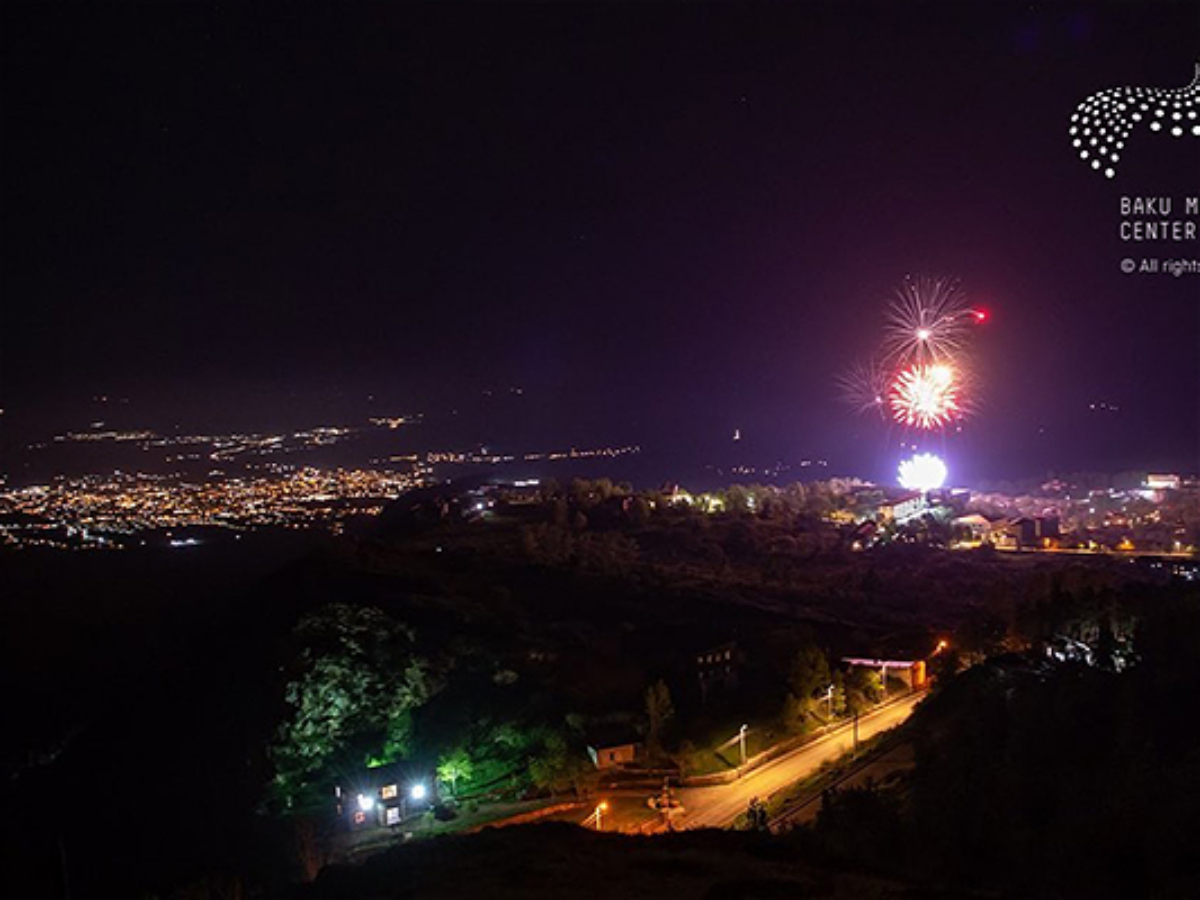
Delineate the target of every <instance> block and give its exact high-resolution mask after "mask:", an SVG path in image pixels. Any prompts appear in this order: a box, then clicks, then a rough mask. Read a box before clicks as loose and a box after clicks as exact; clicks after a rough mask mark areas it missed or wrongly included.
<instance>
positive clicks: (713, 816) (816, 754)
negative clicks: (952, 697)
mask: <svg viewBox="0 0 1200 900" xmlns="http://www.w3.org/2000/svg"><path fill="white" fill-rule="evenodd" d="M924 696H925V695H924V694H912V695H910V696H907V697H904V698H902V699H900V700H897V701H895V702H894V703H890V704H888V705H887V706H885V707H884V708H882V709H879V710H876V711H875V712H873V713H870V714H869V715H866V716H863V717H862V718H860V719H859V720H858V736H859V740H864V741H865V740H867V739H868V738H870V737H873V736H874V735H876V734H879V733H880V732H882V731H887V730H888V729H889V728H894V727H895V726H896V725H899V724H900V723H901V722H903V721H904V720H905V719H907V718H908V717H909V714H910V713H912V711H913V707H915V706H916V705H917V703H919V702H920V701H921V700H922V699H923V698H924ZM853 747H854V726H853V724H849V725H846V726H843V727H841V728H838V729H837V730H835V731H831V732H830V733H829V734H826V735H824V736H822V737H820V738H818V739H817V740H815V741H813V742H812V743H811V744H805V745H804V746H803V747H799V748H797V749H795V750H793V751H792V752H791V753H788V754H787V755H785V756H781V757H779V758H778V759H774V760H772V761H771V762H769V763H765V764H764V765H762V766H760V767H759V768H757V769H755V770H753V771H751V772H747V773H746V775H745V776H744V777H742V778H740V779H738V780H737V781H734V782H731V783H730V784H723V785H717V786H714V787H702V788H683V789H681V790H679V791H678V792H677V793H678V797H679V799H680V800H682V801H683V806H684V809H685V810H686V811H687V814H686V816H685V817H684V819H683V821H682V822H681V823H680V824H681V825H682V826H683V827H685V828H727V827H729V826H730V825H732V824H733V822H734V820H735V819H737V817H738V816H740V815H741V814H742V813H744V812H745V811H746V807H747V806H748V805H749V803H750V799H751V798H752V797H758V798H759V799H761V800H766V799H767V798H768V797H770V796H771V795H772V794H774V793H776V792H778V791H781V790H784V789H786V788H788V787H790V786H791V785H792V784H794V783H795V782H797V781H799V780H800V779H802V778H806V777H807V776H809V775H811V774H812V773H813V772H815V771H816V770H817V769H818V768H820V766H821V764H822V763H824V762H827V761H831V760H834V759H837V758H838V757H839V756H841V755H842V754H843V753H845V752H846V751H848V750H851V749H853Z"/></svg>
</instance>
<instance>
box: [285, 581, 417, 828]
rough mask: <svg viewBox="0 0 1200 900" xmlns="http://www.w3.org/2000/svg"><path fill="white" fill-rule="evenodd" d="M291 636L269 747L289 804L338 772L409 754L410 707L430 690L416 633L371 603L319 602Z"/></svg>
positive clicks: (292, 805) (300, 800)
mask: <svg viewBox="0 0 1200 900" xmlns="http://www.w3.org/2000/svg"><path fill="white" fill-rule="evenodd" d="M293 639H294V640H295V642H296V643H297V644H298V645H299V651H298V653H297V654H296V657H295V663H294V674H293V677H292V678H291V679H290V680H289V681H288V683H287V685H286V687H285V688H284V701H285V703H286V705H287V712H286V714H285V715H284V718H283V720H282V721H281V722H280V724H279V727H278V728H277V730H276V735H275V739H274V741H273V743H272V746H271V757H272V761H273V763H274V766H275V779H274V784H275V788H276V791H277V793H278V794H279V796H280V799H282V800H283V802H284V803H285V805H287V806H288V807H289V808H295V807H296V806H297V805H298V804H300V805H303V802H304V801H306V800H309V799H311V794H312V792H313V791H314V790H316V789H318V788H319V789H320V790H323V789H324V787H325V785H324V784H323V783H322V782H326V781H329V780H332V779H334V778H335V777H337V774H338V773H339V772H341V771H344V770H346V769H351V770H353V769H357V768H360V767H362V766H364V765H366V764H367V762H368V761H369V760H377V761H380V762H392V761H395V760H397V759H400V758H402V757H403V756H405V755H406V754H407V752H408V750H409V745H410V742H411V732H412V715H411V714H412V710H414V709H415V708H416V707H418V706H420V705H421V704H422V703H424V702H425V700H426V699H427V698H428V697H429V696H430V694H431V693H432V691H433V688H432V685H431V679H430V677H429V670H428V665H427V664H426V662H425V661H424V660H423V659H422V658H421V657H419V656H417V655H416V654H415V653H414V652H413V635H412V632H411V631H409V630H408V628H407V627H406V626H405V625H404V624H403V623H401V622H398V621H397V620H395V619H393V618H391V617H390V616H388V615H387V614H386V613H384V612H383V611H382V610H379V609H376V608H374V607H361V606H350V605H348V604H340V603H335V604H331V605H329V606H325V607H322V608H321V609H318V610H316V611H315V612H312V613H310V614H308V615H306V616H304V618H302V619H301V620H300V622H299V623H298V624H297V626H296V628H295V629H294V631H293ZM318 793H319V791H318Z"/></svg>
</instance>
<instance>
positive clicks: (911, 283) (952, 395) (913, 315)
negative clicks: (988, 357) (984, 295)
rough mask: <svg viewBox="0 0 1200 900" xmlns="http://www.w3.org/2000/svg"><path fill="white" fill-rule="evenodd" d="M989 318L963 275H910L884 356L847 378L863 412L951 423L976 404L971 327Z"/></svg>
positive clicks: (895, 306)
mask: <svg viewBox="0 0 1200 900" xmlns="http://www.w3.org/2000/svg"><path fill="white" fill-rule="evenodd" d="M986 320H987V313H986V312H984V311H983V310H981V309H972V308H971V307H970V306H969V305H968V303H967V298H966V295H965V294H964V293H963V291H962V289H961V288H960V287H959V285H958V283H957V282H956V281H953V280H950V279H945V278H915V279H906V280H905V282H904V284H903V285H902V286H901V287H900V289H899V290H898V291H897V292H896V298H895V299H894V300H893V301H892V302H891V304H890V305H889V306H888V312H887V321H886V328H885V331H884V339H883V344H882V347H881V350H880V356H879V358H878V362H875V361H872V362H868V363H866V364H861V365H859V366H857V367H856V368H854V369H852V370H851V371H850V372H849V373H848V374H847V375H846V376H845V377H843V378H842V379H841V386H842V393H843V395H844V396H845V398H846V399H847V400H848V401H849V402H850V403H851V404H852V405H853V406H854V407H856V408H857V409H858V411H859V412H867V411H870V410H875V411H878V412H879V413H880V414H883V415H890V416H891V418H892V419H893V421H895V422H896V423H898V424H900V425H903V426H905V427H906V428H915V429H920V430H923V431H937V430H939V429H943V428H945V427H946V426H948V425H950V424H951V423H952V422H954V421H955V420H958V419H961V418H962V417H963V416H964V415H965V414H966V412H967V410H968V408H969V405H970V404H969V402H968V399H967V397H966V396H965V394H966V387H967V384H966V377H965V369H964V365H963V359H964V357H965V356H966V345H967V341H968V338H969V337H970V330H971V326H972V325H973V324H975V325H978V324H982V323H983V322H985V321H986Z"/></svg>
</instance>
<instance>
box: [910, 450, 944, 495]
mask: <svg viewBox="0 0 1200 900" xmlns="http://www.w3.org/2000/svg"><path fill="white" fill-rule="evenodd" d="M946 475H947V471H946V464H945V463H944V462H942V461H941V459H939V458H938V457H936V456H934V455H933V454H932V453H918V454H917V455H916V456H913V457H910V458H909V459H906V460H904V461H903V462H902V463H900V486H901V487H904V488H908V489H909V490H910V491H935V490H937V489H938V488H940V487H941V486H942V485H943V484H945V483H946Z"/></svg>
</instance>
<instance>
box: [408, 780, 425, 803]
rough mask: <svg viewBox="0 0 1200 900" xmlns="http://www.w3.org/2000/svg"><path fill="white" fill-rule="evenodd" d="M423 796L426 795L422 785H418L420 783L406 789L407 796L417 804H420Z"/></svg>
mask: <svg viewBox="0 0 1200 900" xmlns="http://www.w3.org/2000/svg"><path fill="white" fill-rule="evenodd" d="M425 795H426V790H425V785H423V784H420V783H418V784H414V785H413V786H412V787H411V788H409V789H408V796H410V797H412V799H414V800H416V801H418V802H420V801H421V800H424V799H425Z"/></svg>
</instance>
